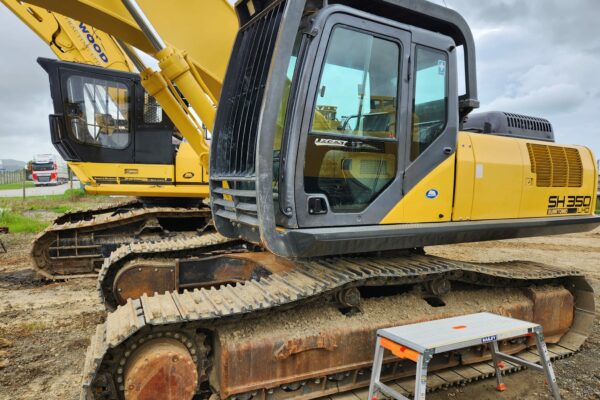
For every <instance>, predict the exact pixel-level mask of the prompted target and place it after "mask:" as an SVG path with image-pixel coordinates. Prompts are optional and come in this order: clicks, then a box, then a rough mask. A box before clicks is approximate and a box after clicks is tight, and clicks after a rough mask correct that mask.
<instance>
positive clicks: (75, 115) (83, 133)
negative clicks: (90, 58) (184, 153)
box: [38, 58, 180, 165]
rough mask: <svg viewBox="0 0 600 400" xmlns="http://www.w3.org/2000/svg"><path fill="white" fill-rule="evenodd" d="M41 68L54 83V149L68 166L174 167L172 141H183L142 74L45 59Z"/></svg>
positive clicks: (51, 88) (52, 116)
mask: <svg viewBox="0 0 600 400" xmlns="http://www.w3.org/2000/svg"><path fill="white" fill-rule="evenodd" d="M38 63H39V64H40V65H41V66H42V68H44V70H45V71H46V72H47V73H48V77H49V80H50V92H51V95H52V102H53V106H54V114H52V115H50V117H49V119H50V133H51V137H52V144H53V145H54V147H55V148H56V150H57V151H58V152H59V153H60V155H61V156H62V157H63V158H64V159H65V160H66V161H73V162H85V163H122V164H157V165H173V164H174V163H175V155H176V147H175V146H174V145H173V138H174V137H178V136H180V135H179V134H178V133H177V132H176V131H175V127H174V125H173V122H172V121H171V120H170V119H169V117H168V116H167V114H166V113H164V112H163V110H162V108H161V107H160V105H159V104H158V102H157V101H156V100H155V99H154V98H153V97H152V96H149V95H148V93H146V91H145V90H144V88H143V87H142V85H141V82H140V76H139V75H138V74H134V73H129V72H123V71H115V70H109V69H106V68H102V67H97V66H91V65H86V64H79V63H73V62H66V61H57V60H51V59H46V58H39V59H38ZM165 149H172V151H165Z"/></svg>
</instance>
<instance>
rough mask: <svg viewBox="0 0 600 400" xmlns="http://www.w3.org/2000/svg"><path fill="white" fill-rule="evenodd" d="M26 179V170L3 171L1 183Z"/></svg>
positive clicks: (0, 177) (0, 176) (0, 173)
mask: <svg viewBox="0 0 600 400" xmlns="http://www.w3.org/2000/svg"><path fill="white" fill-rule="evenodd" d="M24 180H25V171H24V170H20V171H3V172H0V185H4V184H6V183H19V182H23V181H24Z"/></svg>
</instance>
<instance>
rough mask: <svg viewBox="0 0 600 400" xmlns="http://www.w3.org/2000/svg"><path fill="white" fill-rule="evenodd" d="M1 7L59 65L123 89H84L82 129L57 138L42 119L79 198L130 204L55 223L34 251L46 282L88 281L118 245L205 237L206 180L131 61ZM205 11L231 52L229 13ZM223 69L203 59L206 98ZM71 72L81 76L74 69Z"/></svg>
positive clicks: (59, 23) (220, 62)
mask: <svg viewBox="0 0 600 400" xmlns="http://www.w3.org/2000/svg"><path fill="white" fill-rule="evenodd" d="M1 1H2V3H3V4H4V5H5V6H6V7H7V8H8V9H9V10H11V11H12V12H13V13H14V14H15V15H16V16H18V17H19V18H20V19H21V21H23V22H24V23H25V24H26V25H27V26H28V27H29V28H30V29H31V30H32V31H34V32H35V33H36V34H37V35H38V36H39V37H40V38H41V39H42V40H43V41H44V42H45V43H46V44H48V46H49V47H50V48H51V49H52V51H53V52H54V53H55V54H56V56H57V57H58V58H59V59H60V60H62V61H65V62H74V63H79V64H85V65H92V66H96V67H98V68H97V69H96V70H94V72H96V73H98V76H100V77H101V76H102V75H103V73H104V72H106V74H107V75H108V77H110V76H111V74H112V72H108V70H112V71H115V70H116V71H119V72H120V75H119V76H120V78H121V79H122V80H123V81H124V82H126V84H127V85H131V87H130V89H129V90H128V91H127V90H126V91H124V92H123V91H119V90H116V89H115V91H114V93H111V91H110V90H109V91H106V90H105V88H103V87H102V84H101V82H100V81H96V82H94V83H88V84H87V87H86V88H85V93H81V97H80V104H81V105H82V107H83V109H85V110H86V111H87V115H88V116H90V118H92V119H87V120H82V121H80V122H81V127H83V126H84V125H87V127H89V128H90V129H87V130H85V132H84V130H83V129H79V130H78V131H77V134H76V135H72V136H71V135H60V132H62V131H60V130H58V129H56V128H57V126H56V124H57V119H56V117H51V124H52V128H53V129H52V141H53V144H54V145H55V147H56V149H57V150H58V151H59V152H60V153H61V155H62V157H63V158H64V159H65V160H67V161H69V166H70V168H71V169H72V170H73V171H74V172H75V174H76V175H77V177H78V178H79V179H80V181H81V182H82V183H83V184H84V185H85V190H86V192H88V193H91V194H103V195H121V196H135V197H138V200H135V201H128V202H125V203H120V204H117V205H114V206H109V207H100V208H96V209H92V210H84V211H78V212H68V213H66V214H64V215H62V216H60V217H59V218H57V219H56V220H55V221H54V223H53V224H52V225H51V226H50V227H49V228H47V229H46V230H45V231H44V232H42V233H41V234H40V235H39V236H38V237H37V238H36V240H35V242H34V244H33V250H32V255H33V259H34V262H35V266H36V267H37V271H38V272H39V273H40V274H41V275H42V276H44V277H46V278H55V279H57V278H64V277H71V278H72V277H74V276H94V275H96V273H97V270H98V268H99V266H100V265H101V264H102V260H103V258H105V257H107V256H108V255H109V254H110V253H111V252H112V251H113V250H114V249H116V248H117V247H118V246H120V245H121V244H125V243H130V242H139V241H144V240H157V239H160V238H164V237H172V236H176V235H182V234H183V235H193V234H194V232H195V231H196V230H202V229H204V228H205V227H206V226H207V224H208V222H209V214H210V212H209V210H208V209H207V208H205V206H202V200H203V199H206V198H207V197H208V193H209V192H208V172H207V170H206V169H205V168H203V166H202V164H201V163H200V162H199V158H198V155H197V154H196V153H195V152H194V151H193V150H192V148H191V146H190V144H189V142H187V141H185V140H183V137H182V135H181V134H180V133H179V132H178V131H177V129H176V127H175V126H174V125H173V123H172V122H171V121H170V119H169V117H168V116H167V115H166V114H165V113H163V111H162V109H161V107H160V105H159V104H158V103H157V102H156V100H154V98H152V97H151V96H149V95H148V94H147V93H146V92H145V91H144V89H143V88H142V87H141V86H140V84H139V81H140V78H139V75H138V69H136V65H137V66H138V68H141V67H139V65H140V63H141V61H140V60H139V59H138V58H137V54H136V53H135V52H131V51H130V49H128V48H127V47H126V45H124V44H123V43H119V40H116V39H114V38H113V37H112V36H110V35H108V34H107V33H105V32H103V31H101V30H99V29H96V28H94V27H92V26H91V25H88V24H86V23H84V22H80V21H77V20H75V19H72V18H69V17H66V16H64V15H61V14H59V13H57V12H52V11H50V10H48V9H46V8H43V7H38V6H35V5H32V4H28V3H24V2H22V1H18V0H1ZM210 11H211V13H213V14H215V13H216V14H217V18H218V20H219V21H220V23H219V25H220V27H221V29H222V31H221V34H220V39H219V40H218V42H219V45H221V46H222V47H223V48H227V47H231V46H232V44H233V40H234V36H235V32H236V29H237V20H236V19H235V14H234V12H233V9H232V7H231V6H230V5H229V4H228V3H227V2H225V1H223V2H221V3H215V4H212V5H211V8H210ZM128 53H129V55H128ZM226 62H227V59H226V58H219V57H216V59H213V60H211V64H210V67H211V71H212V74H213V75H214V76H215V79H214V80H213V83H212V85H211V90H213V91H215V92H216V93H218V90H219V87H220V82H221V81H222V76H223V75H224V73H225V66H226ZM70 69H71V70H72V71H74V72H76V71H81V70H85V68H82V66H80V65H77V64H71V65H70ZM103 70H106V71H103ZM111 90H112V89H111ZM113 94H115V95H113ZM133 99H135V100H133ZM130 101H131V103H130ZM130 104H131V107H130ZM92 113H93V114H95V117H94V116H92V115H93V114H92ZM111 113H112V114H111ZM100 116H102V117H100ZM111 124H112V127H109V126H110V125H111ZM107 128H108V129H107ZM207 134H208V132H207Z"/></svg>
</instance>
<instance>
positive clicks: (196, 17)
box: [28, 0, 238, 99]
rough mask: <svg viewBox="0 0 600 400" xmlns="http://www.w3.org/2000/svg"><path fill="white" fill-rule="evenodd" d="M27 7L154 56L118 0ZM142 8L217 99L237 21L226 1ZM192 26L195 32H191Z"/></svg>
mask: <svg viewBox="0 0 600 400" xmlns="http://www.w3.org/2000/svg"><path fill="white" fill-rule="evenodd" d="M28 3H31V4H34V5H36V6H39V7H43V8H45V9H48V10H52V11H53V12H57V13H60V14H63V15H68V16H69V17H71V18H74V19H77V20H79V21H83V22H84V23H86V24H89V25H91V26H94V27H96V28H98V29H101V30H102V31H104V32H106V33H108V34H109V35H111V36H114V37H117V38H119V39H120V40H122V41H124V42H126V43H128V44H130V45H132V46H133V47H136V48H137V49H139V50H142V51H144V52H146V53H148V54H151V55H154V54H155V53H156V49H155V47H154V46H153V44H152V43H151V42H150V41H149V40H148V37H147V36H146V35H145V33H144V32H143V31H142V29H141V28H140V27H139V26H138V24H137V23H136V22H135V21H134V19H133V17H132V16H131V13H130V12H129V11H128V10H127V8H126V7H125V6H124V4H123V2H122V1H120V0H83V1H77V0H61V1H55V0H31V1H28ZM140 6H141V7H142V8H143V10H144V12H145V13H146V15H147V16H148V18H149V19H150V20H151V21H152V23H153V25H154V26H155V27H156V29H157V30H158V31H159V32H160V34H161V36H162V38H163V39H164V40H165V42H166V43H167V44H169V45H170V46H172V47H174V48H177V49H182V50H185V52H186V53H187V54H188V56H189V57H190V60H191V62H192V63H193V65H194V66H195V67H196V68H197V70H198V73H199V75H200V77H201V78H202V80H203V81H204V82H205V83H206V85H207V87H208V89H209V91H210V93H209V94H210V95H211V96H212V97H214V98H217V99H218V98H219V95H220V93H221V86H222V84H223V78H224V76H225V71H226V69H227V64H228V62H229V55H230V49H231V47H232V45H233V41H234V40H235V35H236V33H237V28H238V22H237V17H236V14H235V11H234V10H233V7H232V6H231V5H230V4H229V2H227V0H203V1H194V0H179V1H177V3H176V5H174V4H173V3H172V2H168V1H153V0H144V1H141V2H140ZM190 27H193V30H191V29H190Z"/></svg>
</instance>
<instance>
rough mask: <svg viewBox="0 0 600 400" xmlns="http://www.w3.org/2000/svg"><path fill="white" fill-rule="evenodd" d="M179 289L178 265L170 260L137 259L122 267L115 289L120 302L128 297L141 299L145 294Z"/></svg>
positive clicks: (124, 301) (122, 302)
mask: <svg viewBox="0 0 600 400" xmlns="http://www.w3.org/2000/svg"><path fill="white" fill-rule="evenodd" d="M174 290H177V273H176V266H174V265H173V264H172V263H169V262H162V263H161V262H160V261H141V260H139V261H136V262H133V263H131V264H129V265H127V266H126V267H125V268H123V269H121V270H120V271H119V273H118V274H117V277H116V279H115V283H114V288H113V291H114V293H115V296H117V298H118V299H119V303H120V304H125V303H126V302H127V299H139V298H141V297H142V295H144V294H148V295H151V296H152V295H154V294H155V293H158V294H162V293H166V292H171V291H174Z"/></svg>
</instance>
